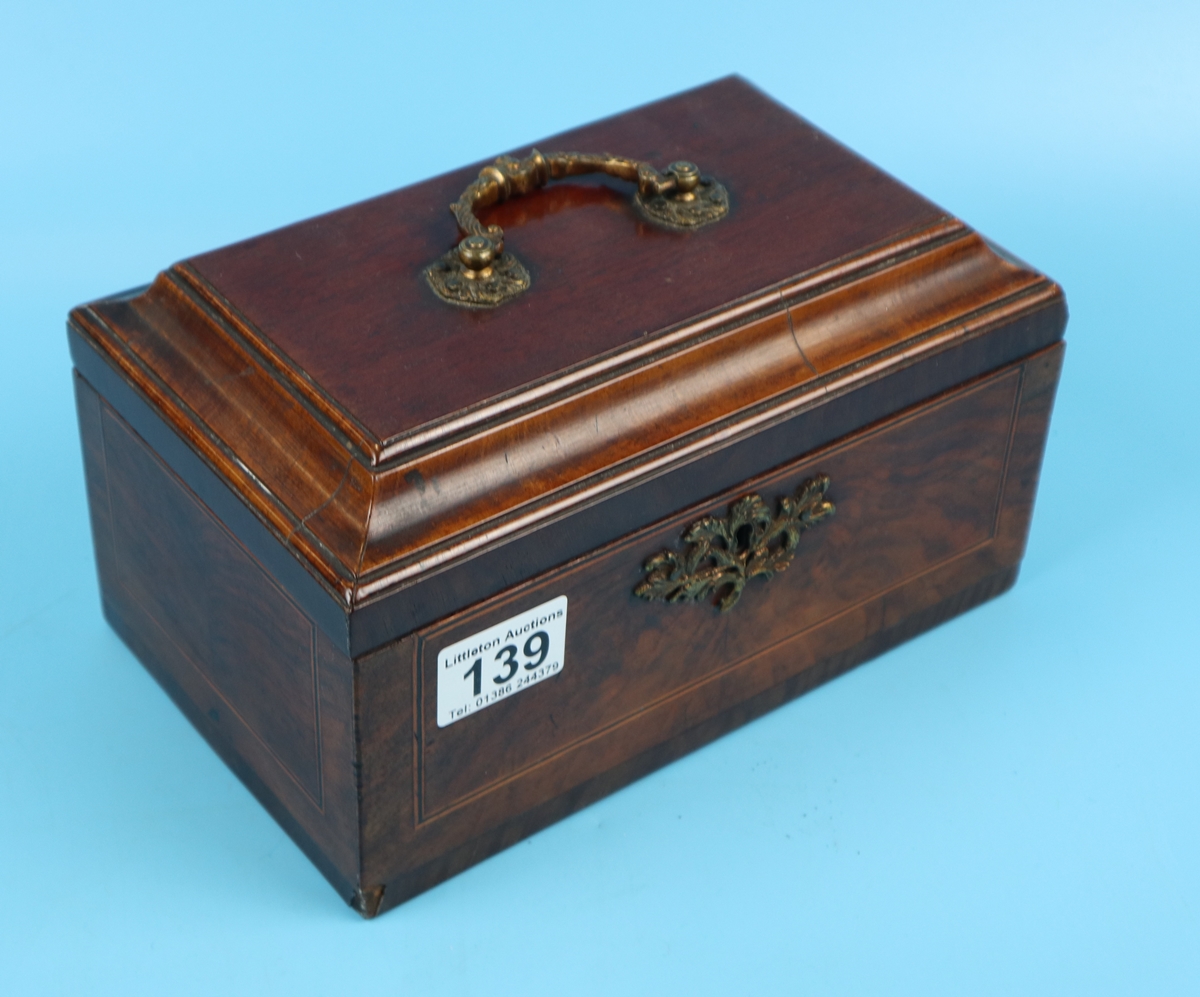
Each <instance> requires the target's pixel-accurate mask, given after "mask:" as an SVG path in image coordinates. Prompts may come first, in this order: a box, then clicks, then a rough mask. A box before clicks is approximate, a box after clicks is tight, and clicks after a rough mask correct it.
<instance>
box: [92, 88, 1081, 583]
mask: <svg viewBox="0 0 1200 997" xmlns="http://www.w3.org/2000/svg"><path fill="white" fill-rule="evenodd" d="M539 147H540V148H541V149H543V150H549V149H566V150H575V149H579V150H584V151H585V152H597V153H599V152H611V153H615V154H619V155H621V156H627V157H630V158H631V159H633V160H641V161H644V162H648V163H650V164H653V165H654V166H656V167H658V168H659V169H660V170H664V169H665V168H666V167H667V164H669V163H672V162H673V161H676V160H690V161H692V162H694V163H697V164H699V166H700V169H701V170H702V172H703V173H704V174H705V175H711V177H713V178H716V179H717V180H719V181H720V183H721V184H723V185H724V187H725V189H726V190H727V191H728V202H729V212H728V215H727V216H726V217H724V218H722V219H721V220H720V221H718V222H715V223H713V224H709V225H706V226H705V227H703V228H698V229H696V230H695V231H679V230H672V229H670V228H666V227H662V226H660V225H656V224H655V223H654V222H653V221H651V220H647V217H646V215H645V214H644V213H642V212H639V211H638V210H637V209H636V207H635V205H634V203H633V201H632V200H631V194H632V192H633V189H634V188H633V187H632V186H631V185H630V184H627V183H625V182H623V181H622V180H620V179H618V178H614V177H610V176H589V177H579V178H574V179H572V180H570V181H564V182H558V183H552V184H550V185H549V186H547V187H546V188H545V189H543V190H539V191H537V192H536V193H530V194H528V195H527V196H524V197H520V198H517V199H514V200H510V201H508V202H506V203H503V204H498V205H496V206H494V207H490V208H486V209H485V210H483V211H482V212H481V221H482V223H483V224H484V225H489V224H498V225H500V226H502V227H503V229H504V231H505V238H506V245H505V251H506V252H511V253H513V254H515V255H516V256H519V258H520V260H521V261H522V262H523V263H524V265H525V267H526V268H527V271H528V274H529V279H530V287H529V289H528V291H526V292H525V293H522V294H521V295H520V296H519V297H517V298H515V299H514V300H512V301H509V302H506V303H504V304H502V305H500V306H499V307H496V308H494V309H491V310H470V309H466V308H459V307H455V306H453V305H450V304H447V303H446V302H445V301H443V300H441V299H440V298H439V297H438V296H437V295H436V294H435V293H434V292H433V290H432V289H431V287H430V285H429V283H428V282H427V280H426V279H425V277H424V276H423V272H424V270H425V268H426V267H427V266H428V265H429V264H430V263H431V262H433V261H435V260H437V259H438V258H439V257H441V256H442V254H444V253H446V252H447V250H449V249H451V248H452V247H453V246H454V245H455V243H456V242H457V240H458V237H459V232H458V228H457V226H456V224H455V220H454V218H453V217H452V216H451V215H450V213H449V212H448V211H447V205H448V204H450V203H451V202H452V201H454V200H455V198H457V197H458V196H459V195H460V194H462V192H463V190H464V189H465V188H466V187H467V185H468V184H470V183H471V181H472V180H473V179H474V178H475V176H476V175H477V173H478V172H479V169H480V167H479V165H476V166H472V167H468V168H465V169H463V170H460V171H456V172H454V173H450V174H447V175H445V176H442V177H438V178H435V179H433V180H429V181H426V182H424V183H420V184H416V185H414V186H412V187H408V188H405V189H403V190H399V191H396V192H394V193H391V194H386V195H384V196H382V197H378V198H375V199H373V200H370V201H365V202H363V203H361V204H357V205H353V206H351V207H348V208H344V209H342V210H340V211H335V212H333V213H331V214H328V215H324V216H321V217H319V218H314V219H311V220H309V221H306V222H301V223H299V224H297V225H293V226H290V227H288V228H284V229H280V230H278V231H276V232H271V233H268V234H266V235H263V236H259V237H257V238H254V239H250V240H247V241H246V242H242V243H238V244H237V245H234V246H230V247H228V248H225V249H221V250H217V251H216V252H211V253H206V254H203V255H201V256H197V257H193V258H192V259H190V260H187V261H185V262H183V263H180V264H177V265H176V266H174V267H172V268H171V269H170V270H168V271H166V272H165V273H163V274H161V275H160V276H159V277H158V279H157V280H156V281H155V282H154V284H153V285H152V286H151V287H150V288H149V289H148V290H146V291H145V292H144V293H142V294H140V295H138V296H135V297H123V298H119V299H109V300H106V301H102V302H99V303H96V304H93V305H91V306H89V307H86V308H82V309H78V310H76V311H75V312H74V313H73V314H72V321H73V325H74V327H75V329H76V331H78V332H80V333H81V334H82V335H83V336H84V337H85V339H86V340H87V341H89V342H90V343H91V345H93V346H94V347H96V348H98V349H99V350H100V351H101V352H102V353H103V355H104V356H106V357H107V359H108V360H109V361H110V363H112V364H115V365H116V366H118V367H119V368H120V370H121V371H122V372H123V374H124V376H125V377H126V378H127V379H128V380H130V381H131V382H133V383H134V384H135V385H136V386H137V387H138V388H139V389H140V391H141V392H142V393H143V395H144V396H145V397H147V398H148V399H149V400H150V401H151V402H152V404H154V405H155V406H156V407H157V409H158V410H159V412H160V413H161V414H162V415H164V416H165V417H166V419H167V421H168V422H169V423H170V424H171V425H172V426H174V427H175V428H176V430H177V431H179V432H180V433H181V434H182V435H183V436H184V438H185V439H187V440H188V441H189V442H190V443H191V445H192V446H193V447H194V448H195V449H196V450H197V451H198V452H199V453H200V454H201V455H202V456H203V457H204V458H205V459H206V460H207V461H208V462H209V463H210V465H211V466H212V467H213V468H215V469H216V470H217V471H218V473H219V474H221V475H222V476H223V477H224V478H225V479H226V480H227V481H228V482H229V483H230V485H231V486H232V487H234V488H235V489H236V490H237V491H238V493H239V494H240V495H241V496H242V497H243V498H244V499H245V501H246V502H247V503H248V504H249V505H250V506H251V507H252V508H253V509H254V510H255V511H256V513H257V514H258V515H259V516H260V517H261V518H262V519H263V520H264V521H266V522H267V523H268V524H269V525H270V526H271V528H272V529H273V530H274V531H275V532H276V534H277V535H278V536H279V537H280V538H281V539H283V540H284V542H285V543H286V544H287V545H289V546H290V547H291V548H292V549H293V550H294V552H295V553H296V554H297V555H298V556H299V557H300V558H301V559H302V560H303V562H304V563H305V564H306V565H307V566H308V567H309V568H310V570H311V571H313V572H314V573H315V574H316V575H317V576H319V577H320V579H322V581H323V583H324V584H325V585H326V586H327V588H328V589H329V590H330V591H331V592H333V593H335V594H336V595H337V597H338V598H339V600H340V601H341V602H342V604H343V605H344V606H346V607H353V606H356V605H360V604H362V603H364V602H366V601H368V600H371V599H376V598H378V597H380V596H381V595H383V594H387V593H390V592H394V591H396V590H397V589H398V588H400V587H404V586H406V585H409V584H411V583H412V582H413V581H414V580H416V579H417V578H419V577H421V576H423V575H425V574H427V573H429V572H431V571H434V570H436V569H438V568H439V567H443V566H446V565H448V564H451V563H453V562H455V561H457V560H459V559H462V558H465V557H470V556H473V555H476V554H478V553H479V552H481V551H483V550H485V549H490V548H494V547H495V546H496V545H497V544H502V543H504V542H506V541H508V540H510V539H512V538H513V537H516V536H518V535H527V534H529V533H530V532H532V531H534V530H536V529H538V528H539V527H540V526H541V525H544V524H545V523H548V522H551V521H555V520H559V519H561V518H562V517H564V516H569V515H571V514H573V513H574V512H576V511H578V510H580V509H582V508H585V507H588V506H590V505H593V504H595V503H597V502H599V501H602V500H604V499H605V498H606V497H611V496H613V495H615V494H618V493H620V492H622V491H624V490H627V489H629V488H631V487H634V486H636V485H637V484H639V483H641V482H645V481H647V480H649V479H651V478H653V477H655V476H657V475H661V474H663V473H664V472H665V471H667V470H669V469H671V468H673V467H678V466H681V465H682V464H684V463H686V462H688V461H690V460H694V459H696V458H697V457H698V455H702V454H705V453H711V452H712V451H713V450H714V448H720V447H724V446H727V445H729V444H730V443H732V442H734V441H736V440H738V439H740V438H745V437H746V436H748V435H751V434H754V433H756V432H758V431H760V430H761V429H762V428H763V427H766V426H769V425H773V424H777V423H779V422H780V421H781V420H785V419H792V418H797V417H803V416H804V414H805V413H808V412H812V411H813V410H815V409H819V408H820V407H821V406H822V405H823V404H824V403H825V402H827V401H829V400H830V399H832V398H835V397H841V396H843V395H845V394H846V393H847V392H854V391H858V390H861V389H864V388H865V387H866V386H868V385H870V384H873V383H876V382H879V381H880V380H881V379H883V378H886V377H888V376H889V375H892V374H895V373H896V372H898V371H901V370H903V369H905V368H907V367H909V366H911V365H913V364H916V363H918V362H919V361H921V360H922V359H923V358H928V357H931V356H935V355H945V354H946V351H948V350H955V349H957V348H959V347H961V346H962V345H963V344H965V343H967V342H974V341H979V340H980V339H981V338H986V337H988V336H990V335H992V334H993V333H994V332H995V331H996V330H1000V329H1007V330H1009V331H1008V332H1006V333H1004V338H1003V341H1002V342H1001V341H997V343H996V344H995V345H994V346H993V347H990V348H989V349H986V350H976V351H975V353H974V354H972V355H971V356H972V357H973V359H971V360H970V361H969V362H967V361H964V363H965V364H966V366H963V367H962V368H961V370H960V373H963V374H965V375H966V376H970V375H971V374H973V373H982V371H983V370H984V369H987V365H989V364H990V365H993V366H994V365H996V364H998V363H1002V362H1005V361H1006V360H1008V359H1014V358H1015V357H1016V356H1018V355H1021V354H1022V353H1024V352H1028V351H1029V350H1031V349H1034V348H1037V347H1038V346H1041V345H1045V344H1046V343H1048V342H1050V341H1053V340H1054V339H1056V338H1058V337H1059V336H1060V335H1061V331H1062V325H1063V321H1064V316H1065V312H1064V310H1063V305H1062V300H1061V293H1060V292H1059V290H1058V288H1057V287H1056V286H1055V285H1053V284H1052V283H1051V282H1049V281H1048V280H1047V279H1046V278H1044V277H1042V276H1041V275H1039V274H1037V273H1035V272H1033V271H1031V270H1029V269H1027V268H1026V267H1024V266H1023V265H1021V264H1019V263H1017V262H1016V261H1012V260H1010V259H1008V258H1004V257H1002V256H1000V255H998V254H997V253H996V252H993V251H992V249H990V248H989V247H988V245H987V244H986V243H985V242H984V241H983V240H982V239H980V237H979V236H978V235H976V234H975V233H973V232H972V231H971V230H970V229H968V228H966V227H965V226H964V225H963V224H962V223H961V222H959V221H957V220H955V219H953V218H951V217H949V216H947V215H946V214H945V212H943V211H942V210H940V209H939V208H937V207H936V206H934V205H933V204H931V203H929V202H928V201H926V200H924V199H923V198H921V197H919V196H918V195H916V194H915V193H913V192H912V191H911V190H909V189H908V188H906V187H904V186H903V185H901V184H899V183H897V182H896V181H895V180H893V179H892V178H890V177H888V176H887V175H886V174H884V173H882V172H881V171H879V170H877V169H875V168H874V167H873V166H871V165H870V164H869V163H867V162H865V161H864V160H862V159H860V158H859V157H857V156H856V155H854V154H853V153H851V152H849V151H848V150H847V149H845V148H843V147H842V146H841V145H839V144H838V143H836V142H835V141H833V140H831V139H830V138H829V137H828V136H826V135H824V134H823V133H822V132H820V131H818V130H817V129H815V128H813V127H812V126H811V125H809V124H807V123H806V122H805V121H803V120H802V119H800V118H798V117H796V116H795V115H793V114H792V113H791V112H789V111H788V110H786V109H784V108H782V107H780V106H779V105H777V104H775V103H774V102H772V101H771V100H769V99H768V98H766V97H765V96H764V95H763V94H761V93H759V92H758V91H757V90H755V89H754V88H752V87H751V86H749V85H748V84H747V83H745V82H744V81H742V80H740V79H737V78H730V79H725V80H721V81H718V82H716V83H713V84H710V85H708V86H705V87H701V88H699V89H697V90H693V91H690V92H688V93H684V94H681V95H679V96H676V97H672V98H670V99H667V100H663V101H660V102H658V103H655V104H651V105H648V106H646V107H642V108H639V109H637V110H634V111H631V112H629V113H626V114H623V115H620V116H618V117H615V118H611V119H608V120H606V121H601V122H598V123H596V124H593V125H589V126H586V127H584V128H580V129H578V130H576V131H572V132H568V133H566V134H564V135H560V136H557V137H555V138H552V139H548V140H546V141H545V142H544V143H539ZM525 151H526V150H522V154H524V153H525ZM1031 316H1033V317H1034V318H1035V319H1036V320H1031V321H1025V322H1017V323H1016V325H1014V321H1015V320H1018V319H1022V318H1026V319H1028V318H1030V317H1031ZM1013 329H1017V330H1018V332H1016V333H1013V332H1012V330H1013ZM974 367H978V368H979V369H977V370H976V369H973V368H974ZM912 400H914V399H911V398H908V399H907V400H906V398H905V396H903V393H900V394H896V395H895V398H894V399H893V400H892V401H890V402H889V401H880V400H879V399H878V398H877V399H876V401H875V402H874V403H873V406H864V407H863V409H862V420H863V421H867V420H869V419H873V418H878V417H880V415H881V414H884V413H883V412H882V411H881V410H880V405H883V406H884V407H885V408H886V405H887V404H893V405H900V404H909V403H911V401H912ZM859 424H861V422H860V423H859ZM715 490H717V489H716V488H715V487H714V488H713V491H715ZM684 499H687V500H688V501H694V500H695V497H690V498H689V497H687V496H681V503H682V501H683V500H684Z"/></svg>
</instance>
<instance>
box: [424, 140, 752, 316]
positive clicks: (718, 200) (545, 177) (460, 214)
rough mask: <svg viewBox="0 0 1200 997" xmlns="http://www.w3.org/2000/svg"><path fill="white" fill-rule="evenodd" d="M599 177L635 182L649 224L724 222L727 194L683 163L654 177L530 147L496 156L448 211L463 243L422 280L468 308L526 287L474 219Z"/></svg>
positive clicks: (685, 227)
mask: <svg viewBox="0 0 1200 997" xmlns="http://www.w3.org/2000/svg"><path fill="white" fill-rule="evenodd" d="M587 173H605V174H607V175H608V176H611V177H617V178H618V179H620V180H628V181H630V182H632V183H636V184H637V192H636V194H634V199H633V200H634V205H635V207H636V208H637V209H638V210H639V212H640V213H641V214H642V215H643V216H644V217H645V218H647V219H648V220H649V221H652V222H654V223H655V224H657V225H661V226H663V227H664V228H669V229H674V230H675V231H690V230H691V229H696V228H700V227H701V226H703V225H708V224H711V223H712V222H715V221H718V220H719V219H721V218H724V217H725V215H726V214H728V212H729V194H728V192H727V191H726V190H725V188H724V187H723V186H722V185H721V184H720V183H718V182H717V181H716V180H714V179H712V178H711V177H706V176H702V175H701V173H700V169H699V167H697V166H696V165H695V164H694V163H689V162H686V161H683V160H680V161H679V162H675V163H672V164H671V165H670V166H668V167H667V169H666V172H665V173H659V172H658V170H656V169H655V168H654V167H653V166H651V165H650V164H649V163H644V162H639V161H638V160H636V159H625V158H624V157H621V156H610V155H608V154H607V153H602V154H600V155H594V154H590V153H582V152H551V153H549V154H546V155H543V154H542V153H540V152H538V151H537V149H534V150H532V151H531V152H530V154H529V155H528V156H526V157H525V158H524V159H514V158H513V157H512V156H501V157H500V158H499V159H497V160H496V161H495V163H493V164H492V165H491V166H485V167H484V168H483V169H482V170H480V171H479V176H478V177H477V178H476V179H475V180H474V182H472V183H471V185H470V186H469V187H467V189H466V190H464V191H463V192H462V194H461V195H460V197H459V198H458V200H457V201H455V202H454V203H453V204H452V205H450V212H451V214H453V215H454V220H455V221H456V222H458V227H459V229H460V230H461V232H462V233H463V238H462V239H461V240H460V241H459V243H458V245H457V246H456V247H455V248H454V249H452V250H451V251H450V252H448V253H446V254H445V255H444V256H443V257H442V258H441V259H439V260H437V261H436V262H435V263H432V264H430V265H429V266H428V267H426V268H425V278H426V280H427V281H428V282H429V285H430V287H432V288H433V290H434V293H435V294H437V296H438V297H440V298H441V299H442V300H443V301H446V302H448V303H450V304H453V305H461V306H463V307H467V308H494V307H495V306H496V305H499V304H502V303H503V302H505V301H508V300H510V299H512V298H514V297H516V296H517V295H518V294H520V293H521V292H522V291H525V290H527V289H528V287H529V284H530V278H529V272H528V271H527V270H526V269H525V267H524V266H522V265H521V263H520V262H519V261H518V260H516V259H515V258H514V257H513V256H512V254H511V253H506V252H505V251H504V231H503V229H501V228H500V226H499V225H488V226H485V225H484V224H483V223H482V222H481V221H480V220H479V218H478V217H477V215H476V214H475V212H476V211H478V210H479V209H480V208H487V207H491V206H492V205H493V204H499V203H501V202H502V201H507V200H508V199H509V198H510V197H520V196H521V195H522V194H529V193H532V192H533V191H535V190H537V189H538V188H539V187H544V186H545V185H546V184H548V183H549V182H550V181H551V180H561V179H563V178H565V177H577V176H583V175H584V174H587Z"/></svg>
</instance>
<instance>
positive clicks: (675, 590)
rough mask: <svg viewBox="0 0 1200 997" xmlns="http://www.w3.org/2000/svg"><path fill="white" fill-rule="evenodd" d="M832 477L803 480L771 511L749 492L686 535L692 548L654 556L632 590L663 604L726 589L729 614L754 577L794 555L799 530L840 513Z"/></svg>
mask: <svg viewBox="0 0 1200 997" xmlns="http://www.w3.org/2000/svg"><path fill="white" fill-rule="evenodd" d="M828 489H829V476H828V475H825V474H819V475H817V476H816V477H815V478H810V479H809V480H807V481H805V482H804V483H803V484H802V485H801V486H800V487H799V488H798V489H797V490H796V494H795V496H794V497H793V496H790V495H788V496H785V497H784V498H782V499H780V500H779V512H778V513H776V514H775V515H772V514H771V510H770V509H769V508H768V507H767V504H766V502H764V501H763V500H762V496H761V495H757V494H750V495H747V496H745V497H744V498H740V499H738V501H736V502H734V503H733V505H731V506H730V507H729V515H728V516H725V517H724V518H723V519H718V518H717V517H715V516H705V517H704V518H703V519H701V520H698V521H696V522H695V523H693V524H692V525H691V526H690V527H689V528H688V530H687V532H686V533H684V535H683V540H684V542H685V543H687V544H690V545H691V546H690V547H688V549H687V550H686V551H685V552H684V553H683V554H682V555H681V554H677V553H676V552H675V551H673V550H664V551H662V552H661V553H659V554H655V555H654V556H653V557H652V558H650V560H648V561H647V562H646V564H645V566H644V570H645V571H646V572H647V577H646V578H645V579H644V580H643V581H642V583H641V584H640V585H638V587H637V588H635V589H634V590H633V594H634V595H637V596H640V597H641V598H643V599H650V600H654V599H659V600H662V601H663V602H699V601H700V600H701V599H707V598H709V597H710V596H713V595H717V594H718V593H721V592H722V591H723V592H724V594H723V595H721V597H720V598H719V599H718V601H717V605H718V606H720V607H721V611H722V612H727V611H729V610H730V609H732V608H733V607H734V606H736V605H737V602H738V600H739V599H740V598H741V597H742V589H744V588H745V587H746V583H747V582H748V581H749V580H750V579H751V578H771V577H772V576H774V575H777V574H778V573H779V572H781V571H783V570H784V569H785V568H787V566H788V565H789V564H791V563H792V559H793V558H794V557H795V556H796V545H797V544H798V543H799V542H800V534H801V533H803V532H804V531H805V530H807V529H811V528H812V527H813V526H816V525H817V524H818V523H822V522H824V521H825V520H826V519H828V518H829V517H830V516H832V515H833V514H834V512H835V511H836V507H835V506H834V504H833V503H832V502H828V501H826V499H825V492H826V491H827V490H828Z"/></svg>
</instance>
